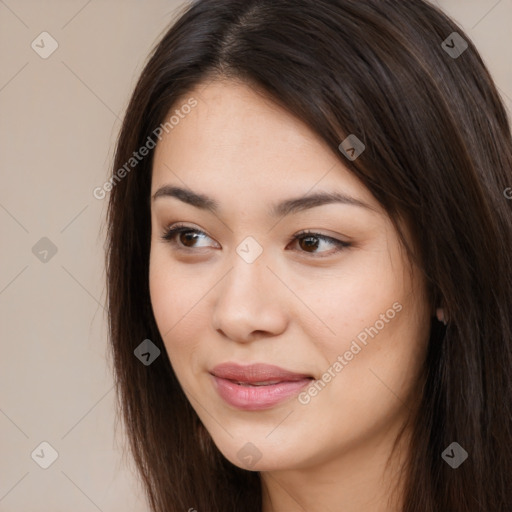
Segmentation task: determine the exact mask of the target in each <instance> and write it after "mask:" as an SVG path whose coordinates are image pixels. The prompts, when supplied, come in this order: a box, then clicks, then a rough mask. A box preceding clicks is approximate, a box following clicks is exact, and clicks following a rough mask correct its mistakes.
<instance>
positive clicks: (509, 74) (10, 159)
mask: <svg viewBox="0 0 512 512" xmlns="http://www.w3.org/2000/svg"><path fill="white" fill-rule="evenodd" d="M438 3H439V5H440V6H441V7H442V8H443V9H444V10H445V11H446V12H447V13H448V14H450V15H451V16H453V17H454V18H455V20H456V21H457V22H458V23H459V25H460V26H461V27H462V28H463V29H464V30H465V31H466V32H467V33H468V35H469V36H470V37H471V38H472V39H473V41H474V42H475V44H476V46H477V48H479V50H480V52H481V54H482V56H483V58H484V60H485V61H486V63H487V64H488V66H489V68H490V70H491V73H492V74H493V76H494V77H495V80H496V82H497V85H498V87H499V89H500V91H501V94H502V97H503V99H504V101H505V103H506V105H507V108H508V109H509V112H510V111H511V109H512V100H511V98H512V64H511V62H512V59H511V58H510V48H511V47H512V34H511V31H510V26H511V22H512V0H499V1H497V0H458V1H457V0H439V2H438ZM182 5H183V2H182V1H174V2H173V1H163V0H151V1H143V0H128V1H120V0H89V1H87V0H68V1H64V0H45V1H35V0H33V1H29V0H0V56H1V62H2V65H1V68H0V109H1V115H0V141H1V146H0V147H1V151H0V169H1V189H0V227H1V240H2V251H1V265H0V329H1V330H0V336H1V357H0V450H1V452H0V511H1V512H68V511H70V510H73V511H74V512H94V511H97V510H100V511H102V512H113V511H123V512H130V511H140V512H142V511H145V510H148V508H147V506H146V504H145V499H144V498H143V496H142V491H141V487H140V486H139V485H138V483H137V480H136V477H135V475H134V473H133V468H132V467H131V463H130V460H129V459H128V458H127V457H125V458H124V459H123V458H122V446H123V444H124V442H125V440H124V439H125V438H124V433H123V431H122V430H119V432H118V434H117V435H115V433H114V413H113V407H114V391H113V387H112V386H113V380H112V374H111V370H110V363H109V360H108V359H107V346H106V314H105V310H104V305H105V285H104V279H105V272H104V266H103V240H104V232H103V231H102V225H103V219H104V215H105V209H106V204H107V199H106V198H105V199H103V200H98V199H95V198H94V197H93V194H92V191H93V189H94V188H95V187H98V186H101V185H102V184H103V183H104V182H105V179H106V178H107V175H108V167H109V165H110V163H111V160H112V156H113V149H114V141H115V138H116V136H117V133H118V130H119V128H120V121H121V119H122V116H123V112H124V108H125V107H126V105H127V101H128V99H129V95H130V92H131V91H132V88H133V86H134V84H135V81H136V79H137V77H138V74H139V73H140V71H141V69H142V65H143V63H144V60H145V58H146V55H147V54H148V52H149V50H150V48H151V47H152V45H153V43H154V42H155V41H156V39H157V38H158V36H159V35H160V34H161V33H162V31H163V30H164V29H165V28H166V27H167V26H168V24H169V23H170V22H171V20H172V19H173V16H174V13H175V11H176V9H178V8H180V7H181V6H182ZM43 31H46V32H48V33H49V34H51V36H52V37H53V38H54V39H55V40H56V41H57V43H58V48H57V50H56V51H55V52H54V53H53V54H52V55H50V56H49V57H48V58H46V59H43V58H41V57H40V56H39V55H38V53H36V51H34V50H33V49H32V47H31V43H32V41H34V40H36V43H37V42H38V41H40V39H38V36H39V34H41V32H43ZM447 35H448V34H447ZM44 37H47V36H44ZM438 43H439V44H440V43H441V41H439V42H438ZM39 44H40V43H39ZM40 46H42V45H41V44H40ZM49 48H51V47H50V40H49V39H45V49H46V50H48V49H49ZM38 50H39V51H43V48H39V49H38ZM43 237H47V238H48V239H50V240H51V242H52V243H53V244H54V246H55V247H56V249H57V252H56V253H55V254H54V255H53V256H52V254H51V252H50V253H48V255H46V258H47V261H46V262H43V261H40V259H38V257H36V255H35V254H34V252H33V250H32V248H33V246H34V245H35V244H36V243H37V242H38V241H39V240H40V239H41V238H43ZM36 247H38V246H36ZM40 250H42V249H40ZM35 252H37V251H35ZM39 257H45V254H44V253H40V255H39ZM43 441H46V442H48V443H50V445H51V446H53V448H54V449H55V450H56V451H57V452H58V458H57V459H56V460H55V462H54V463H53V464H52V465H51V466H50V467H49V468H48V469H42V468H41V467H40V466H39V465H38V464H36V462H35V461H34V460H33V459H32V457H31V454H32V453H33V451H34V450H35V449H36V448H37V450H36V452H35V455H34V459H36V460H39V461H41V460H43V459H44V457H47V458H46V460H49V459H48V457H49V454H50V452H49V450H48V449H47V448H44V447H43V452H41V448H38V447H39V445H40V443H41V442H43ZM41 453H43V454H44V457H43V456H42V455H41ZM37 454H39V457H37Z"/></svg>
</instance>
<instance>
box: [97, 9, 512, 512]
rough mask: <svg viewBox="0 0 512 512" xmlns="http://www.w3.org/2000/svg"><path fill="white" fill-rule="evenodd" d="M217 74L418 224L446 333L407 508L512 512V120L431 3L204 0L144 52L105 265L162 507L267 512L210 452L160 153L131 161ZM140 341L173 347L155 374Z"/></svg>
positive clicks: (152, 495) (477, 61) (245, 480)
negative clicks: (173, 331) (165, 221)
mask: <svg viewBox="0 0 512 512" xmlns="http://www.w3.org/2000/svg"><path fill="white" fill-rule="evenodd" d="M453 32H457V33H458V35H459V36H460V38H462V40H464V41H465V43H466V44H467V48H466V47H465V45H464V44H463V43H461V39H459V38H456V36H454V35H453ZM450 37H451V39H450ZM454 37H455V38H456V39H454ZM443 41H448V42H445V43H443ZM453 48H456V49H458V50H460V51H461V52H462V53H460V51H459V53H460V54H458V55H457V54H454V53H453V51H450V49H453ZM464 48H465V50H464ZM217 77H227V78H231V79H236V80H242V81H243V82H245V83H247V84H250V85H251V86H253V87H257V88H258V89H259V90H263V91H265V93H266V94H267V95H268V97H269V98H271V99H272V100H273V101H275V102H276V103H278V104H280V105H281V106H283V107H284V108H286V109H287V110H288V111H289V112H290V113H292V114H293V115H295V116H297V117H298V118H300V119H301V120H302V121H304V122H305V123H307V125H308V126H309V127H310V128H311V129H312V130H313V131H314V132H315V133H316V134H318V135H319V136H320V137H321V138H322V139H323V140H324V141H325V142H326V143H327V144H328V145H329V147H331V148H332V151H333V154H335V155H337V157H338V158H340V159H341V161H342V162H343V164H344V165H345V166H346V167H347V168H348V169H349V170H350V171H351V172H353V173H354V174H355V175H356V176H357V177H358V178H359V179H360V180H361V181H362V183H363V184H364V185H365V186H366V187H367V188H368V189H369V190H370V192H371V193H372V194H373V195H374V196H375V198H376V199H377V200H378V201H379V203H380V204H381V205H382V206H383V207H384V208H385V210H386V211H387V213H388V214H389V216H390V218H391V219H392V220H393V221H394V222H395V221H396V219H398V218H399V216H402V217H404V218H407V219H409V220H410V222H411V225H412V227H413V229H414V233H415V244H414V245H415V246H414V247H407V242H406V240H405V238H404V237H403V235H402V234H401V232H400V228H399V225H398V223H397V222H395V226H396V227H397V231H398V233H399V235H400V237H401V239H402V241H403V243H404V245H405V246H406V247H407V250H408V255H409V258H411V260H412V259H413V258H414V259H415V261H416V262H418V264H419V265H420V267H421V268H422V271H423V272H424V274H425V276H426V278H427V283H428V287H429V294H430V299H431V305H432V307H433V308H435V306H439V305H441V306H444V308H445V311H446V315H447V317H448V319H449V322H448V325H447V326H446V327H445V326H444V325H443V324H440V323H439V322H437V321H436V320H433V321H432V326H431V333H430V342H429V350H428V356H427V358H426V361H425V365H424V375H423V376H422V377H423V378H424V382H425V384H424V386H423V388H422V397H421V406H420V408H419V412H418V414H417V416H416V417H415V418H414V424H413V427H414V429H413V436H412V445H411V448H410V460H409V463H408V464H407V466H406V468H405V471H404V481H405V483H406V486H405V488H406V493H405V497H404V507H403V511H404V512H434V511H435V512H439V511H442V512H446V511H450V512H475V511H482V512H483V511H485V512H491V511H492V512H510V511H511V510H512V483H511V481H512V455H511V451H512V449H511V446H512V201H511V200H508V199H507V197H506V196H507V194H506V193H505V191H506V190H507V189H508V187H511V186H512V139H511V134H510V123H509V121H510V119H509V118H508V117H507V113H506V111H505V109H504V107H503V103H502V101H501V99H500V97H499V94H498V92H497V90H496V86H495V85H494V82H493V80H492V78H491V76H490V74H489V72H488V70H487V69H486V67H485V65H484V63H483V62H482V59H481V57H480V55H479V53H478V51H477V49H476V48H475V46H474V45H473V43H472V41H471V40H470V39H469V37H468V36H467V35H466V34H465V33H464V32H463V30H462V29H461V28H460V27H459V26H457V25H456V24H455V23H454V22H453V21H452V20H451V19H450V18H448V17H447V16H446V15H445V14H444V13H443V12H442V11H441V10H440V9H438V8H436V7H434V6H433V5H430V4H429V3H427V2H425V1H423V0H407V1H399V0H365V1H360V0H198V1H195V2H193V3H192V4H191V5H190V6H188V7H187V8H186V10H184V11H183V12H182V13H180V17H179V18H178V19H177V21H176V22H175V23H174V24H173V25H172V26H171V27H170V29H169V30H168V31H167V32H166V33H165V35H164V36H163V37H162V38H161V40H160V41H159V43H158V44H157V45H156V47H155V49H154V50H153V52H152V54H151V55H150V57H149V58H148V62H147V64H146V66H145V68H144V70H143V72H142V74H141V77H140V79H139V81H138V83H137V86H136V88H135V91H134V93H133V96H132V98H131V101H130V103H129V106H128V109H127V112H126V116H125V118H124V122H123V126H122V129H121V132H120V136H119V139H118V144H117V149H116V155H115V163H114V166H113V169H112V178H111V187H109V188H111V191H110V198H109V205H108V213H107V228H108V240H107V248H106V249H107V250H106V252H107V254H106V267H107V290H108V307H109V336H110V342H111V349H112V352H111V354H112V356H113V365H114V372H115V381H116V385H117V396H118V400H119V403H118V407H119V412H120V413H121V415H122V418H123V420H124V424H125V425H126V428H127V433H128V438H129V442H130V448H131V452H132V453H133V457H134V460H135V463H136V465H137V468H138V471H139V472H140V475H141V477H142V481H143V483H144V486H145V490H146V492H147V496H148V498H149V502H150V505H151V507H152V510H154V511H155V512H173V511H186V510H189V509H191V508H192V509H196V510H198V511H199V512H201V511H208V512H235V511H242V510H243V511H244V512H260V511H261V503H262V499H261V492H262V491H261V482H260V478H259V473H257V472H251V471H246V470H243V469H240V468H238V467H236V466H234V465H233V464H231V463H230V462H229V461H227V460H226V459H225V458H224V457H223V456H222V455H221V453H220V452H219V450H218V449H217V448H216V447H215V445H214V444H213V442H212V440H211V437H210V436H209V434H208V433H207V432H206V430H205V429H204V427H203V426H202V424H201V423H200V421H199V419H198V417H197V415H196V413H195V411H194V410H193V408H192V407H191V405H190V403H189V402H188V400H187V398H186V396H185V395H184V393H183V391H182V389H181V387H180V385H179V382H178V381H177V379H176V376H175V374H174V372H173V370H172V367H171V365H170V362H169V358H168V357H167V353H166V350H165V346H164V344H163V341H162V339H161V336H160V333H159V332H158V329H157V327H156V323H155V319H154V317H153V313H152V308H151V304H150V295H149V283H148V274H149V252H150V235H151V219H150V202H149V197H150V187H151V171H152V158H153V151H150V152H149V155H148V156H147V157H145V158H143V159H140V161H138V162H137V164H136V166H134V168H133V169H129V172H128V171H127V168H126V163H127V162H128V161H130V158H132V156H133V152H134V151H137V150H138V149H139V148H140V147H142V146H143V145H145V144H147V141H148V137H151V136H153V139H154V135H152V134H154V130H155V129H156V128H157V127H158V126H159V125H160V124H161V123H162V122H164V121H165V119H166V115H168V112H169V110H170V109H171V108H172V107H173V106H175V105H176V102H177V101H178V99H180V98H183V97H186V95H187V94H188V93H189V92H190V91H191V90H192V89H193V88H194V87H195V86H197V85H200V84H201V83H205V82H206V81H208V80H212V79H215V78H217ZM349 134H355V135H356V136H357V137H358V138H359V139H360V140H361V141H362V142H363V143H364V145H365V146H366V149H365V151H364V152H363V153H362V154H361V155H360V156H359V157H358V158H357V159H355V160H353V161H351V160H350V159H347V158H346V157H345V155H343V154H342V152H341V151H340V150H339V149H338V148H339V145H340V143H341V142H342V141H343V140H344V139H345V138H346V137H347V136H348V135H349ZM123 166H124V168H125V172H124V173H122V172H121V173H120V172H119V169H121V168H123ZM508 190H510V189H508ZM145 339H150V340H151V341H152V342H153V343H154V344H155V345H156V346H157V347H159V349H160V350H161V355H160V357H158V358H157V359H156V360H155V361H154V362H153V363H152V364H151V365H149V366H145V365H144V364H141V361H140V360H139V359H138V358H137V357H135V356H134V350H135V348H136V347H137V346H138V345H139V344H140V343H141V342H142V341H143V340H145ZM452 442H457V443H459V444H460V445H461V446H462V447H463V448H464V449H465V450H466V451H467V452H468V455H469V456H468V459H467V460H466V461H465V462H464V463H463V464H462V465H461V466H460V467H458V468H457V469H453V468H452V467H450V465H448V464H447V463H446V462H445V460H443V457H442V453H443V451H444V450H445V449H446V448H447V447H448V446H449V445H451V443H452Z"/></svg>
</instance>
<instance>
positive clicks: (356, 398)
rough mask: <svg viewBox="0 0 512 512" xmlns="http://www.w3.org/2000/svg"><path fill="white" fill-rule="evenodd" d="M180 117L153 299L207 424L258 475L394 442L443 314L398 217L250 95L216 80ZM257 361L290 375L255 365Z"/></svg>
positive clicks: (159, 207)
mask: <svg viewBox="0 0 512 512" xmlns="http://www.w3.org/2000/svg"><path fill="white" fill-rule="evenodd" d="M190 98H194V99H195V100H196V101H197V103H195V102H194V101H193V100H190ZM189 100H190V101H189ZM186 104H189V105H192V104H194V105H195V106H194V107H193V108H190V109H189V108H181V107H183V105H186ZM175 110H179V113H180V115H179V116H178V117H177V118H176V119H178V118H179V122H176V123H175V125H174V127H173V128H172V130H169V132H168V133H165V131H164V134H163V137H162V140H161V141H160V142H159V143H158V145H157V147H156V150H155V151H156V152H155V155H154V157H155V158H154V164H153V176H152V187H151V195H152V200H151V211H152V213H151V220H152V239H151V257H150V276H149V278H150V292H151V303H152V307H153V311H154V315H155V318H156V322H157V325H158V328H159V331H160V333H161V335H162V338H163V340H164V343H165V346H166V349H167V352H168V354H169V358H170V361H171V363H172V367H173V369H174V371H175V373H176V376H177V378H178V380H179V382H180V383H181V385H182V387H183V390H184V392H185V393H186V395H187V397H188V399H189V400H190V403H191V404H192V406H193V407H194V409H195V411H196V412H197V414H198V416H199V418H200V419H201V421H202V422H203V424H204V425H205V427H206V429H207V430H208V431H209V433H210V434H211V436H212V438H213V440H214V442H215V443H216V445H217V446H218V448H219V449H220V451H221V452H222V453H223V454H224V456H225V457H226V458H228V459H229V460H230V461H231V462H232V463H233V464H236V465H238V466H240V467H244V468H246V469H253V470H278V469H287V468H304V467H307V466H312V465H313V464H318V463H322V462H326V461H328V460H329V459H332V458H336V457H341V456H342V455H345V454H347V453H349V452H351V451H354V450H358V449H360V448H363V447H366V448H370V447H373V448H376V447H382V446H383V445H384V444H385V442H386V441H387V440H389V439H391V436H392V435H394V434H396V432H397V430H398V428H399V427H400V425H401V423H402V422H403V420H404V417H405V412H406V411H408V409H409V408H410V405H411V401H410V399H411V397H412V395H413V386H414V385H415V383H416V380H417V378H418V373H419V369H420V366H421V364H422V362H423V359H424V357H425V349H426V345H427V341H428V334H429V325H430V316H431V311H430V310H429V308H428V307H427V297H426V288H425V283H424V281H423V280H422V278H421V276H420V273H419V271H418V269H417V268H414V267H413V268H412V269H410V268H409V267H408V265H407V260H406V255H405V251H403V250H401V246H400V244H399V239H398V235H397V234H396V232H395V230H394V228H393V226H392V223H391V221H390V219H389V217H388V216H387V214H386V213H385V212H384V211H383V209H382V208H381V207H380V206H379V204H378V203H377V201H376V200H375V199H374V198H373V196H372V195H371V194H370V192H369V191H368V190H367V189H366V188H365V187H364V186H363V185H362V184H361V183H360V182H359V181H358V180H357V179H356V178H355V177H354V176H353V175H352V174H351V173H350V172H349V171H347V169H346V168H345V166H344V165H343V158H345V157H344V156H342V155H341V153H340V155H339V157H338V156H337V155H334V154H333V153H332V152H331V151H330V150H329V148H328V147H327V146H326V144H325V143H323V142H322V141H321V140H320V139H319V138H318V137H317V136H315V135H314V134H313V133H312V132H311V131H310V130H309V129H308V128H307V127H306V126H305V125H304V124H303V123H302V122H301V121H300V120H299V119H297V118H295V117H293V116H291V115H290V114H288V113H287V112H286V111H284V110H282V109H281V108H280V107H277V106H276V105H274V104H272V103H271V102H269V101H268V100H266V99H264V98H263V96H261V95H258V94H257V93H256V92H254V90H253V89H251V88H249V87H247V86H245V85H240V84H235V83H233V82H229V81H225V82H220V81H215V82H212V83H210V84H209V85H208V86H207V87H206V88H205V89H203V90H202V91H201V92H200V93H199V92H197V91H194V92H193V93H191V94H190V96H189V97H186V98H184V99H183V101H182V102H181V103H180V104H179V105H176V106H175V107H174V108H173V113H174V111H175ZM340 142H341V141H340ZM340 157H341V158H340ZM162 187H168V188H167V192H169V193H168V194H166V193H165V190H162ZM172 187H175V188H176V189H178V188H179V189H184V190H186V191H187V195H185V193H184V192H179V191H177V190H175V191H174V193H171V192H172V190H171V188H172ZM159 190H160V192H159V193H158V197H156V198H153V195H154V194H155V193H157V192H158V191H159ZM193 194H197V195H201V196H202V199H201V201H199V200H198V198H196V197H195V196H194V195H193ZM316 194H339V195H340V196H346V197H350V198H351V199H350V200H346V201H340V200H338V201H334V200H332V201H325V200H318V201H315V200H312V201H309V200H307V199H308V198H311V197H313V196H314V195H316ZM203 196H204V197H203ZM206 196H207V201H206V202H205V201H204V199H205V198H206ZM291 199H293V201H291V202H290V200H291ZM214 205H215V211H213V210H214ZM279 205H285V206H282V207H281V208H279ZM365 205H366V206H365ZM177 223H180V224H182V225H184V226H185V227H186V228H185V230H184V232H181V233H179V232H178V233H177V234H175V235H174V236H173V237H172V238H171V239H170V240H164V239H163V238H162V237H163V236H164V234H165V232H166V230H167V229H168V228H173V227H175V226H176V224H177ZM304 230H308V231H310V232H311V233H310V234H307V233H306V234H301V232H302V231H304ZM297 235H300V238H298V239H296V240H294V237H295V236H297ZM224 363H228V368H227V369H226V367H224V373H223V371H222V370H223V368H222V367H218V365H222V364H224ZM255 363H258V364H263V365H274V366H277V367H280V368H281V369H283V370H286V371H287V372H289V373H282V372H281V373H279V372H278V371H277V370H276V369H275V368H266V367H261V366H260V367H259V368H256V369H252V370H248V369H247V368H243V367H245V366H247V365H252V364H255ZM230 364H232V365H239V366H238V367H237V366H232V367H231V368H229V366H230ZM216 367H218V368H216ZM240 367H242V368H240ZM258 370H259V372H258ZM213 374H216V375H217V376H216V377H215V376H214V375H213ZM313 379H314V380H313ZM234 381H243V382H244V383H245V384H242V385H240V384H238V383H236V382H234ZM269 381H274V382H276V381H277V383H273V384H269ZM249 382H252V383H253V385H248V383H249ZM257 382H259V383H260V385H257ZM265 382H266V384H265ZM262 383H263V384H262ZM169 407H172V404H169ZM369 453H370V451H369ZM372 453H373V452H372Z"/></svg>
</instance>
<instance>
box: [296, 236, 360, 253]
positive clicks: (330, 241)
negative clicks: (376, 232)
mask: <svg viewBox="0 0 512 512" xmlns="http://www.w3.org/2000/svg"><path fill="white" fill-rule="evenodd" d="M291 242H298V245H299V246H300V247H301V249H303V251H301V252H306V253H309V254H312V255H318V256H317V257H320V258H323V257H325V256H331V255H332V254H335V253H338V252H340V251H342V250H343V249H346V248H347V247H350V245H351V244H350V243H348V242H343V241H341V240H338V239H337V238H332V237H330V236H326V235H322V234H320V233H315V232H313V231H308V230H306V231H301V232H300V233H298V234H296V235H294V236H293V237H292V239H291ZM322 243H323V244H324V245H331V246H334V247H335V249H334V250H332V251H320V252H314V251H315V250H316V249H318V248H319V247H321V246H322ZM324 253H327V254H324Z"/></svg>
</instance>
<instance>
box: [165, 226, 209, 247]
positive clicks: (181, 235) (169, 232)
mask: <svg viewBox="0 0 512 512" xmlns="http://www.w3.org/2000/svg"><path fill="white" fill-rule="evenodd" d="M201 236H204V237H206V238H210V237H209V236H208V235H207V234H206V233H205V232H204V231H201V230H199V229H194V228H191V227H190V226H186V225H185V224H175V225H174V226H172V227H170V228H168V229H166V230H165V232H164V234H163V235H162V240H165V241H167V242H169V243H170V244H171V245H174V246H175V247H176V248H177V249H178V250H183V251H186V250H188V249H195V248H197V247H198V246H196V245H194V244H195V242H196V241H197V240H198V239H199V238H200V237H201ZM176 238H178V241H177V240H176ZM206 247H207V246H206Z"/></svg>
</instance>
